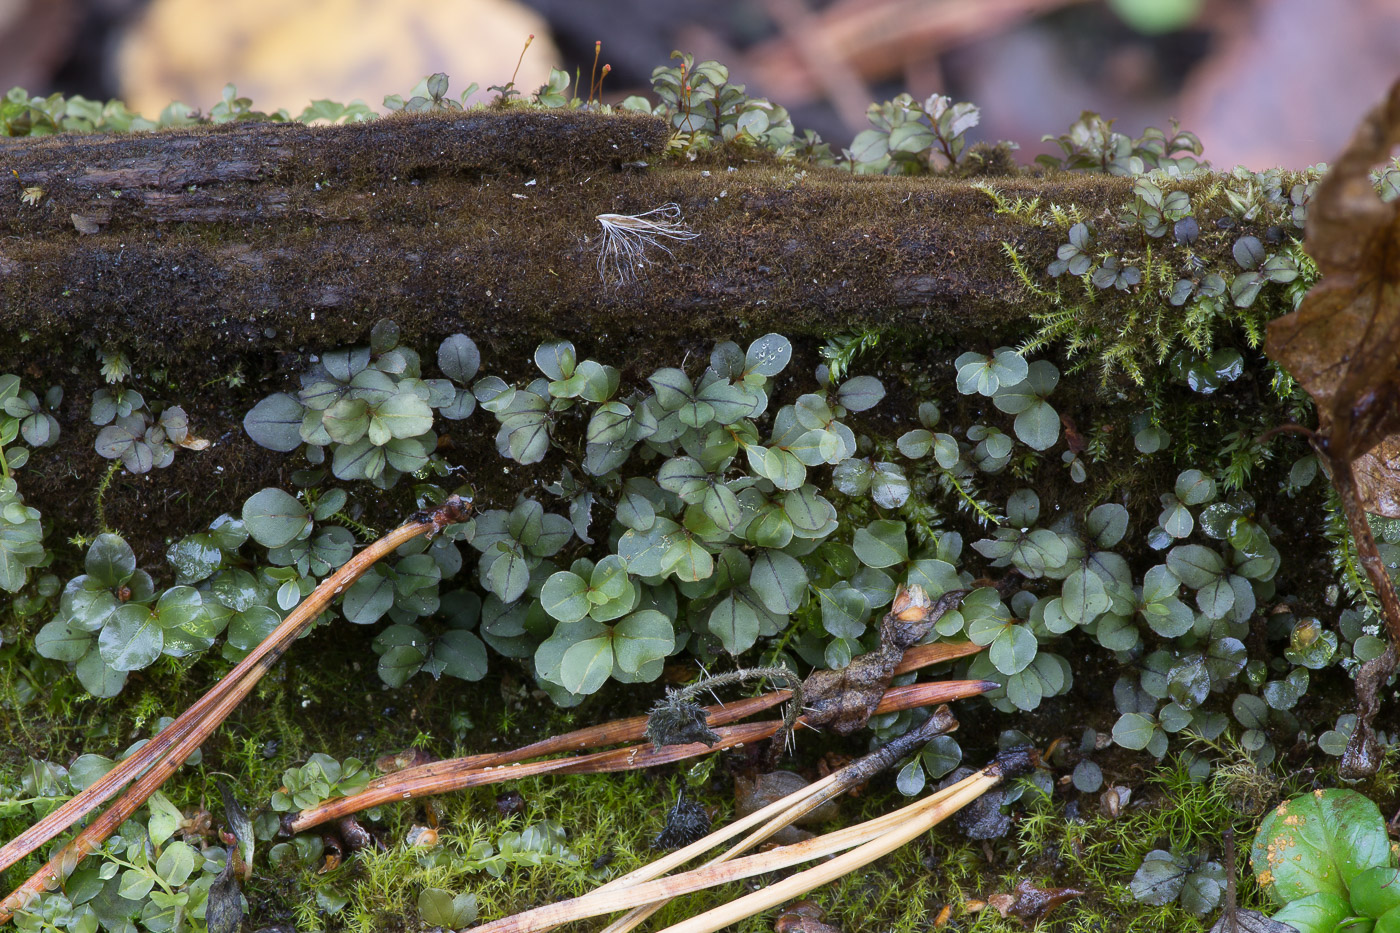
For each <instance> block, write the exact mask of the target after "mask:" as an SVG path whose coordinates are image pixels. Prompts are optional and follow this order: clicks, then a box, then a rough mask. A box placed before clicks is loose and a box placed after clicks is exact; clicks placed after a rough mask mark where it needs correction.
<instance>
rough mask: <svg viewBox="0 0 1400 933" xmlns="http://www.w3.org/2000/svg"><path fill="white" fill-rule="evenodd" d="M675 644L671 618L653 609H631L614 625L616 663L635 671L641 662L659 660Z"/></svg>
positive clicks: (631, 671) (672, 649)
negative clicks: (637, 610) (636, 610)
mask: <svg viewBox="0 0 1400 933" xmlns="http://www.w3.org/2000/svg"><path fill="white" fill-rule="evenodd" d="M675 647H676V635H675V630H674V628H673V627H672V625H671V620H670V619H668V618H666V616H664V615H662V614H661V613H660V612H657V611H656V610H655V609H643V610H642V611H640V612H634V613H632V614H631V615H630V616H628V617H627V618H625V619H623V620H622V621H621V622H619V623H617V625H616V626H614V627H613V653H614V656H615V658H616V660H617V665H618V667H620V668H622V669H623V670H624V671H626V672H627V673H629V674H635V673H637V672H638V671H640V670H641V669H642V666H643V665H644V664H647V663H649V662H651V661H659V660H661V659H662V658H664V657H666V656H667V655H669V654H670V653H671V652H672V651H674V650H675Z"/></svg>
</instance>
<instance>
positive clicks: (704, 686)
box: [647, 667, 802, 748]
mask: <svg viewBox="0 0 1400 933" xmlns="http://www.w3.org/2000/svg"><path fill="white" fill-rule="evenodd" d="M763 679H767V680H776V681H778V682H780V683H783V684H786V685H787V688H788V689H789V690H790V691H791V692H792V695H791V696H790V697H789V698H788V701H787V706H786V707H785V708H784V710H783V729H784V730H785V731H786V732H788V733H789V734H791V732H792V727H793V724H794V723H796V722H797V717H798V716H799V715H800V714H801V712H802V678H800V677H798V676H797V675H796V674H794V673H793V672H792V671H790V670H788V669H787V668H786V667H745V668H740V669H738V670H735V671H728V672H727V673H724V674H716V675H714V676H713V677H702V678H700V679H699V680H697V681H695V683H693V684H688V685H687V686H685V687H682V688H680V689H679V690H674V689H668V690H667V691H666V696H665V698H663V699H661V700H658V701H657V702H656V705H655V706H653V707H652V708H651V712H650V713H648V714H647V738H648V739H650V740H651V744H652V745H653V746H655V747H656V748H660V747H661V746H663V745H670V744H673V743H687V742H704V743H705V744H707V745H713V744H714V743H715V742H716V741H718V739H719V736H717V735H715V733H714V732H712V731H711V730H710V729H709V727H708V726H707V725H706V723H707V721H708V716H707V714H706V712H705V710H704V709H703V708H702V707H701V706H700V704H698V703H696V702H695V698H696V697H697V696H699V695H700V694H701V693H704V692H705V691H707V690H714V689H716V688H719V687H727V686H729V685H730V684H738V683H745V682H747V681H750V680H763Z"/></svg>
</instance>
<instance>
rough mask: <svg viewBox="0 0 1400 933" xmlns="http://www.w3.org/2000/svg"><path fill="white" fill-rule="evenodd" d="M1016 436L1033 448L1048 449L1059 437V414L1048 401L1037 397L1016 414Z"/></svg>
mask: <svg viewBox="0 0 1400 933" xmlns="http://www.w3.org/2000/svg"><path fill="white" fill-rule="evenodd" d="M1014 429H1015V431H1016V436H1017V437H1019V438H1020V439H1021V441H1022V442H1023V443H1024V444H1026V446H1028V447H1030V448H1031V449H1033V450H1049V449H1050V448H1051V447H1054V446H1055V442H1056V441H1058V440H1059V439H1060V416H1059V415H1058V414H1056V412H1055V409H1054V408H1052V407H1051V406H1050V403H1049V402H1046V401H1044V400H1041V399H1037V400H1036V401H1034V402H1032V403H1031V405H1030V407H1029V408H1027V409H1026V410H1025V411H1023V412H1021V413H1020V414H1019V415H1017V416H1016V422H1015V424H1014Z"/></svg>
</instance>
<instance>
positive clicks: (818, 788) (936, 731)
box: [479, 706, 996, 933]
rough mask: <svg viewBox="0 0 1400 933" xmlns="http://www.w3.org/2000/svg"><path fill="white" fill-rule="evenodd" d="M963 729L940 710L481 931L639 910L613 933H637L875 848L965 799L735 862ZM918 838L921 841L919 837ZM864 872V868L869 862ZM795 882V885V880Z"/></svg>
mask: <svg viewBox="0 0 1400 933" xmlns="http://www.w3.org/2000/svg"><path fill="white" fill-rule="evenodd" d="M956 727H957V721H956V720H955V719H954V718H953V716H952V713H951V712H950V711H949V710H948V708H947V707H946V706H943V707H939V708H938V709H937V710H935V711H934V713H933V715H931V716H930V717H929V718H928V719H927V720H926V721H925V722H924V723H923V724H922V725H921V726H919V727H918V728H916V729H914V730H912V731H910V732H907V733H905V734H904V735H902V736H900V737H898V738H897V739H895V740H893V741H892V742H890V743H888V744H887V745H885V746H883V747H882V748H879V749H877V750H876V751H874V752H871V753H870V754H869V755H866V756H865V757H863V758H861V759H858V760H857V761H856V762H854V763H852V764H851V765H848V766H847V767H845V768H843V769H841V770H840V771H836V772H833V773H832V774H831V775H829V776H827V777H825V778H823V779H821V780H820V781H817V782H815V783H813V784H809V785H807V786H805V787H802V788H799V789H798V790H796V791H794V792H793V793H791V794H789V795H788V796H786V797H783V798H780V799H779V800H776V801H774V802H773V803H771V804H769V805H768V806H766V807H764V808H763V809H761V810H758V811H756V812H754V813H751V814H749V815H748V816H745V817H741V818H739V819H738V820H735V821H734V822H733V823H731V824H730V825H728V826H725V827H722V828H721V829H719V830H716V831H715V832H713V833H711V834H710V835H709V836H707V837H705V838H704V839H701V840H699V841H698V842H695V843H693V844H692V845H689V846H686V847H685V848H684V849H681V850H679V851H676V852H673V853H671V854H670V855H667V856H665V857H663V858H660V859H657V860H656V861H655V862H652V863H651V864H650V865H646V866H644V867H642V868H639V869H637V870H636V871H634V872H631V873H630V874H627V875H623V876H622V877H620V878H616V879H614V880H613V881H611V882H609V883H608V884H606V885H603V886H602V887H600V888H598V889H596V890H594V891H593V892H591V893H589V894H586V895H583V896H582V897H578V898H573V899H571V900H568V901H563V902H560V903H558V904H551V905H547V906H545V907H540V908H536V909H535V910H531V911H526V912H524V913H520V914H516V915H514V916H512V917H506V918H503V919H501V920H497V921H494V922H492V923H488V924H484V925H483V926H481V927H480V928H479V929H480V930H481V931H482V933H487V931H489V933H507V931H509V933H526V931H534V930H548V929H552V928H553V927H555V926H558V925H559V924H560V923H565V922H568V921H571V920H578V919H583V918H585V917H590V916H598V915H599V914H604V913H612V912H615V911H618V910H624V909H628V908H634V909H633V910H632V912H631V913H629V914H628V915H626V916H625V917H623V918H621V919H619V920H618V921H616V922H614V923H613V924H611V925H610V926H609V927H608V928H607V929H608V931H609V933H621V931H623V930H629V929H632V928H633V927H634V926H636V925H637V924H639V923H641V922H642V921H643V920H645V919H646V918H647V917H648V916H650V915H651V914H652V913H653V912H654V911H655V910H656V909H658V908H659V907H660V906H661V905H662V904H664V903H665V902H666V901H667V900H669V899H671V898H673V897H676V896H678V895H680V894H683V893H690V892H691V891H697V890H701V889H702V888H706V887H710V886H713V885H715V884H722V883H724V882H726V881H732V880H736V879H739V878H746V877H751V876H752V875H754V874H759V873H762V872H766V871H772V870H774V869H776V868H781V867H785V866H787V865H792V864H797V863H799V862H803V861H809V860H811V859H813V858H819V857H822V856H823V855H827V854H830V853H832V852H837V851H840V850H841V849H844V848H849V847H851V846H853V845H862V844H864V843H867V842H869V841H870V840H872V839H876V838H878V837H879V835H880V833H882V832H886V831H889V830H890V828H891V827H901V826H905V825H907V824H906V823H905V822H904V818H906V817H912V816H913V815H915V814H922V813H923V812H924V811H926V810H927V809H928V808H929V807H931V806H933V807H935V808H937V806H938V805H940V804H943V803H945V802H947V801H949V800H951V799H953V798H954V797H956V796H957V794H956V793H954V792H953V791H940V792H939V793H937V794H934V795H932V796H930V797H928V798H925V799H924V800H921V801H919V802H918V803H916V804H913V805H911V806H909V807H905V808H904V809H903V810H900V811H897V812H896V813H893V814H888V815H886V816H884V817H880V818H878V819H876V820H871V821H869V822H867V823H863V824H860V825H859V826H853V827H847V828H846V829H843V830H838V831H837V832H834V833H828V834H827V835H825V836H818V837H815V838H812V839H808V840H805V841H803V842H800V843H796V844H794V845H790V846H782V847H779V848H777V849H774V850H771V851H769V852H767V853H763V854H762V855H757V856H748V857H745V858H738V859H736V858H735V856H738V855H740V854H741V853H743V852H745V851H747V850H749V849H751V848H753V847H754V846H757V845H758V844H759V843H761V842H763V841H765V840H767V839H769V838H771V837H772V836H773V834H774V833H776V832H777V831H778V830H780V829H782V828H784V827H786V826H790V825H791V824H792V823H794V822H795V821H797V820H798V819H800V818H801V817H802V816H804V815H806V814H807V813H810V812H812V811H813V810H815V809H816V808H817V807H819V806H821V805H822V804H824V803H826V802H827V801H828V800H830V799H832V798H834V797H836V796H837V795H839V794H840V793H842V792H843V791H844V790H845V789H847V788H849V787H853V786H855V785H857V784H860V783H864V782H865V781H867V780H869V779H870V777H871V776H873V775H874V774H877V773H879V772H880V771H883V770H885V769H886V768H889V767H891V766H892V765H894V764H895V763H896V762H898V761H899V760H900V759H901V758H903V757H905V755H907V754H909V753H910V752H912V751H914V750H915V749H917V748H919V747H921V746H922V745H924V744H925V743H927V742H928V741H929V740H930V739H932V738H934V737H935V736H937V735H943V734H946V733H947V732H950V731H952V730H953V729H955V728H956ZM991 767H992V766H989V769H990V768H991ZM971 780H972V779H969V781H971ZM994 783H996V782H995V781H993V782H992V783H991V784H987V785H986V787H990V786H992V784H994ZM971 786H972V784H970V783H967V782H965V783H964V785H959V789H960V790H961V791H966V790H967V788H968V787H971ZM986 787H981V788H980V789H979V790H978V792H977V793H979V794H980V793H981V792H982V791H984V790H985V789H986ZM975 796H976V795H975V794H974V795H972V796H969V797H966V799H963V798H958V803H957V805H956V806H954V807H952V808H951V809H946V810H943V811H941V812H940V816H939V817H938V819H942V818H944V817H946V816H947V815H948V814H949V813H952V812H955V811H956V809H957V807H960V806H962V805H963V804H964V803H966V802H967V800H971V799H975ZM930 825H932V824H930ZM751 829H752V830H754V831H753V832H752V833H750V834H749V835H748V836H746V837H745V838H744V839H743V840H742V841H740V842H739V843H737V844H736V845H734V846H732V847H731V848H730V849H728V850H727V851H725V852H724V853H722V854H721V855H719V856H717V857H715V858H714V859H712V860H710V861H709V862H707V863H706V864H705V866H704V867H702V868H700V869H696V870H695V871H691V872H687V873H684V874H682V875H677V876H674V877H671V878H661V876H662V875H664V874H666V873H667V872H669V871H671V870H672V869H674V868H676V867H678V866H680V865H682V864H684V863H685V862H687V861H689V860H690V859H692V858H694V857H696V856H698V855H700V854H702V853H704V852H706V851H708V850H710V849H711V848H713V847H715V846H716V845H718V844H720V843H722V842H725V841H727V840H728V839H731V838H733V837H734V836H737V835H739V834H740V833H743V832H747V831H749V830H751ZM915 835H917V833H916V834H915ZM911 838H912V837H911ZM848 854H851V853H848ZM880 854H883V853H880ZM873 858H878V855H876V856H873V857H872V859H871V860H873ZM861 864H864V862H862V863H861ZM802 874H804V875H805V874H808V873H806V872H804V873H802ZM838 877H839V876H838ZM653 879H660V880H653ZM788 880H789V881H791V880H792V879H788ZM823 883H825V882H824V881H818V882H817V883H816V884H813V885H812V886H811V887H808V888H804V889H803V890H800V891H794V892H791V893H788V894H787V895H786V896H783V897H780V898H778V899H777V900H774V901H772V902H771V903H769V904H765V905H764V907H760V908H758V909H759V910H762V909H766V908H767V907H768V906H773V905H776V904H778V903H781V902H782V901H784V900H788V899H790V898H792V897H797V896H799V895H801V894H805V893H806V892H807V891H809V890H811V889H812V887H816V886H817V885H819V884H823ZM774 887H777V886H774ZM770 890H771V889H770ZM754 912H757V911H754ZM748 915H749V914H741V915H740V918H741V917H743V916H748ZM735 919H739V918H735ZM726 922H733V921H726ZM723 925H725V924H721V926H723Z"/></svg>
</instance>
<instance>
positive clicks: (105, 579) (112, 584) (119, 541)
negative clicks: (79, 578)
mask: <svg viewBox="0 0 1400 933" xmlns="http://www.w3.org/2000/svg"><path fill="white" fill-rule="evenodd" d="M83 567H84V569H85V570H86V571H87V575H88V576H89V577H91V578H92V580H93V582H94V583H97V584H98V585H100V586H103V587H106V588H108V589H115V588H116V587H118V586H121V585H122V584H123V583H125V582H126V581H127V580H130V579H131V575H132V574H134V573H135V572H136V552H135V551H133V550H132V549H131V545H129V544H127V543H126V539H124V538H123V537H122V536H121V535H115V534H100V535H98V536H97V537H96V538H95V539H93V542H92V545H91V546H90V547H88V552H87V557H86V559H85V560H84V562H83Z"/></svg>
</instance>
